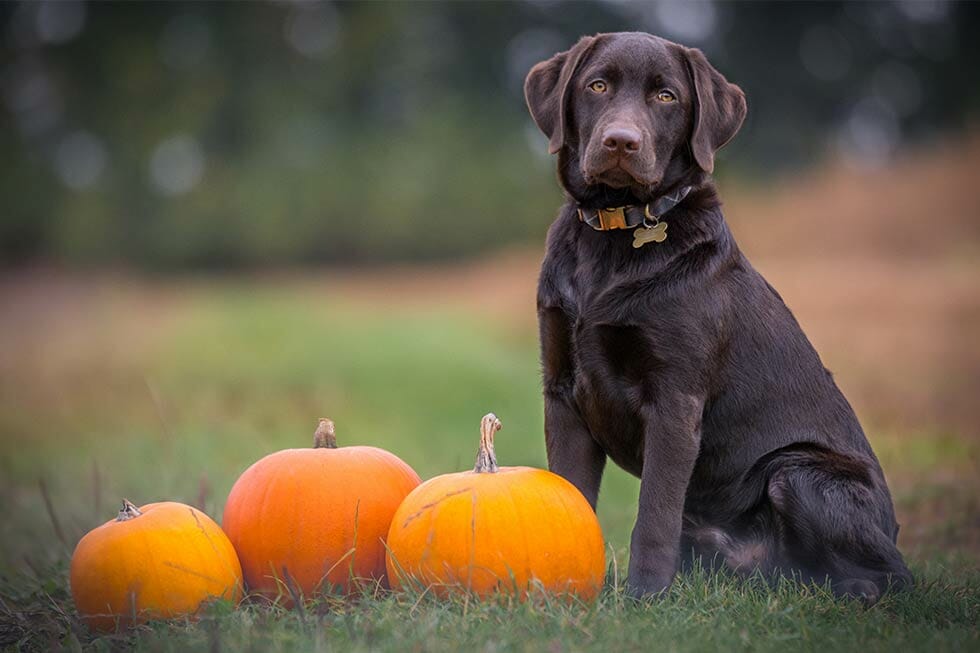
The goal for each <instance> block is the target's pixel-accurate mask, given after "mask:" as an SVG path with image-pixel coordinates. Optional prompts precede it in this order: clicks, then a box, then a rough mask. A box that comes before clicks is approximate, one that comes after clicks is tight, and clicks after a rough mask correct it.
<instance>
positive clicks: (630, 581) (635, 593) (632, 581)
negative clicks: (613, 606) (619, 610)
mask: <svg viewBox="0 0 980 653" xmlns="http://www.w3.org/2000/svg"><path fill="white" fill-rule="evenodd" d="M672 580H673V576H671V577H669V578H660V579H657V578H656V577H653V576H646V577H644V576H639V575H635V574H631V575H630V576H629V578H627V579H626V596H628V597H629V598H631V599H634V600H636V601H649V600H653V599H658V598H660V597H662V596H663V595H664V593H665V592H666V591H667V588H668V587H670V583H671V581H672Z"/></svg>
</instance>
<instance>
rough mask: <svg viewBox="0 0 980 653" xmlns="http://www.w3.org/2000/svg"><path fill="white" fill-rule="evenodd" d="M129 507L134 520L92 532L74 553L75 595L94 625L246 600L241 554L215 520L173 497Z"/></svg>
mask: <svg viewBox="0 0 980 653" xmlns="http://www.w3.org/2000/svg"><path fill="white" fill-rule="evenodd" d="M127 505H128V506H129V507H130V508H131V510H130V512H129V513H128V514H129V517H128V518H127V519H125V520H124V521H118V520H113V521H109V522H106V523H105V524H103V525H102V526H99V527H98V528H96V529H94V530H92V531H90V532H89V533H88V534H87V535H85V537H83V538H82V539H81V540H80V541H79V542H78V546H76V547H75V553H74V554H73V555H72V559H71V593H72V597H73V598H74V600H75V605H76V607H77V608H78V612H79V614H80V615H81V616H82V617H83V619H84V620H85V621H86V623H87V624H88V625H89V626H90V627H91V628H93V629H95V630H102V631H108V630H112V629H114V628H115V627H116V625H117V624H119V625H123V626H124V625H131V624H132V623H134V620H133V617H134V616H135V623H140V622H143V621H145V620H147V619H158V618H171V617H178V616H183V615H189V614H193V613H194V612H196V611H197V609H198V607H199V606H200V605H201V603H202V602H203V601H205V600H207V599H211V598H222V599H228V600H231V601H235V602H237V601H238V599H240V598H241V594H242V570H241V567H240V566H239V563H238V556H237V555H236V554H235V550H234V548H232V545H231V542H229V541H228V538H227V537H226V536H225V534H224V532H223V531H222V530H221V527H219V526H218V525H217V524H216V523H215V522H214V521H213V520H212V519H211V518H210V517H208V516H207V515H205V514H204V513H202V512H200V511H199V510H197V509H195V508H192V507H190V506H187V505H184V504H182V503H176V502H171V501H167V502H161V503H151V504H148V505H145V506H143V507H142V508H139V509H138V510H137V509H136V508H135V506H132V504H128V502H127ZM126 510H127V509H126V508H124V511H123V512H121V515H123V517H126V514H125V513H126ZM138 513H142V514H138Z"/></svg>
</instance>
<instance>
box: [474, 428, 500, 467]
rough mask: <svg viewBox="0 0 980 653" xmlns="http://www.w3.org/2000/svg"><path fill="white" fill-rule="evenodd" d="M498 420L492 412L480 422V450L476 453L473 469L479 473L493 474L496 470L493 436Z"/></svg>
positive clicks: (496, 429)
mask: <svg viewBox="0 0 980 653" xmlns="http://www.w3.org/2000/svg"><path fill="white" fill-rule="evenodd" d="M500 427H501V424H500V420H499V419H497V416H496V415H494V414H493V413H487V414H486V415H484V416H483V420H482V421H481V422H480V450H479V451H478V452H477V454H476V465H475V466H474V467H473V471H474V472H477V473H479V474H493V473H494V472H496V471H497V454H496V452H495V451H494V450H493V436H494V435H496V433H497V431H499V430H500Z"/></svg>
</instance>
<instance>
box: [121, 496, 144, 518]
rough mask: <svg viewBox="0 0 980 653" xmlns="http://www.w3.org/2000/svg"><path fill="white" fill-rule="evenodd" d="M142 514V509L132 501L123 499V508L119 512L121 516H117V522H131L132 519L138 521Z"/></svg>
mask: <svg viewBox="0 0 980 653" xmlns="http://www.w3.org/2000/svg"><path fill="white" fill-rule="evenodd" d="M142 514H143V513H142V512H140V509H139V508H137V507H136V505H135V504H134V503H133V502H132V501H130V500H129V499H123V507H122V510H120V511H119V514H118V515H116V521H129V520H130V519H136V518H137V517H139V516H140V515H142Z"/></svg>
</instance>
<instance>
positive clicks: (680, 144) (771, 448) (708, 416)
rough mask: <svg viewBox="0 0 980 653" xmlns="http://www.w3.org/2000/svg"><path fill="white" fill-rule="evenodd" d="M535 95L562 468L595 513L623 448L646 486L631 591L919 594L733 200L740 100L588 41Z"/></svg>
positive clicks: (617, 47)
mask: <svg viewBox="0 0 980 653" xmlns="http://www.w3.org/2000/svg"><path fill="white" fill-rule="evenodd" d="M524 90H525V95H526V98H527V104H528V107H529V108H530V111H531V116H532V117H533V118H534V121H535V123H537V125H538V127H539V128H540V129H541V130H542V131H543V132H544V133H545V135H546V136H547V137H548V139H549V141H550V150H551V152H552V153H557V154H558V176H559V179H560V182H561V185H562V186H563V187H564V189H565V192H566V195H567V201H566V203H565V205H564V206H563V207H562V209H561V212H560V213H559V215H558V218H557V220H555V222H554V224H553V225H552V226H551V229H550V230H549V232H548V242H547V253H546V255H545V260H544V263H543V266H542V269H541V278H540V282H539V287H538V317H539V323H540V336H541V351H542V353H541V357H542V365H543V370H544V399H545V439H546V442H547V450H548V464H549V466H550V467H551V469H552V470H553V471H555V472H557V473H558V474H561V475H562V476H564V477H565V478H567V479H568V480H569V481H571V482H572V483H574V484H575V485H576V486H577V487H578V488H579V489H580V490H581V491H582V493H583V494H584V495H585V497H586V498H587V499H588V500H589V502H590V503H591V504H592V506H593V508H594V507H595V505H596V500H597V498H598V494H599V483H600V481H601V479H602V471H603V467H604V466H605V464H606V457H607V456H608V457H609V458H612V460H613V461H614V462H615V463H617V464H618V465H620V466H621V467H623V468H624V469H626V470H627V471H629V472H630V473H632V474H635V475H636V476H638V477H640V479H641V485H640V505H639V513H638V516H637V519H636V525H635V527H634V529H633V534H632V538H631V543H630V562H629V576H628V581H627V586H628V590H629V592H630V593H631V594H632V595H634V596H645V595H652V594H657V593H659V592H661V591H663V590H664V589H665V588H666V587H667V586H668V585H670V583H671V581H672V579H673V577H674V575H675V573H676V571H677V569H678V567H679V566H682V565H684V566H686V565H688V564H690V563H692V562H693V561H694V560H695V559H701V561H702V562H703V563H704V564H707V565H709V566H710V565H715V564H724V565H727V566H728V567H729V568H731V569H733V570H736V571H738V572H751V571H753V570H757V569H759V570H762V571H763V572H765V573H767V574H769V575H770V576H774V575H775V574H779V573H783V574H789V575H792V576H794V577H796V578H800V579H802V580H803V581H805V582H818V583H823V582H826V581H828V580H829V582H830V584H831V587H832V588H833V591H834V592H835V593H836V594H837V595H841V596H854V597H858V598H860V599H862V600H864V601H867V602H873V601H875V600H877V599H878V597H879V596H880V595H881V593H882V592H883V591H885V590H886V589H887V588H888V587H889V586H893V587H895V586H902V585H907V584H909V583H910V582H911V580H912V577H911V574H910V573H909V571H908V569H907V568H906V566H905V563H904V562H903V560H902V556H901V554H900V553H899V552H898V549H897V548H896V546H895V541H896V537H897V534H898V524H897V523H896V522H895V515H894V509H893V507H892V500H891V496H890V494H889V492H888V486H887V485H886V483H885V479H884V476H883V475H882V471H881V467H880V466H879V464H878V460H877V459H876V458H875V455H874V453H873V452H872V450H871V447H870V445H869V444H868V441H867V439H866V438H865V436H864V432H863V431H862V430H861V425H860V424H859V423H858V420H857V417H856V416H855V415H854V411H853V410H852V409H851V406H850V405H849V404H848V402H847V400H846V399H845V398H844V396H843V395H842V394H841V392H840V390H839V389H838V388H837V385H836V384H835V383H834V380H833V377H832V376H831V374H830V372H829V371H827V369H826V368H825V367H824V366H823V363H822V362H821V361H820V357H819V356H818V355H817V352H816V351H815V350H814V349H813V346H812V345H811V344H810V342H809V340H807V337H806V336H805V335H804V334H803V331H802V330H801V329H800V325H799V324H798V323H797V322H796V320H795V319H794V317H793V314H792V313H791V312H790V311H789V309H788V308H787V307H786V305H785V304H784V303H783V300H782V299H781V298H780V296H779V294H778V293H777V292H776V291H775V290H773V288H772V286H770V285H769V284H768V283H767V282H766V281H765V279H763V278H762V276H761V275H760V274H759V273H758V272H756V271H755V270H754V269H753V268H752V266H751V265H750V264H749V262H748V261H747V260H746V258H745V256H744V255H743V254H742V252H741V251H739V248H738V245H736V243H735V240H734V238H733V237H732V234H731V232H730V231H729V229H728V227H727V225H726V224H725V219H724V217H723V216H722V213H721V210H720V208H719V201H718V199H717V196H716V194H715V188H714V186H713V184H712V182H711V176H710V175H711V172H712V169H713V167H714V155H715V152H716V151H717V150H718V149H719V148H721V147H722V146H723V145H725V143H727V142H728V141H729V140H731V138H732V137H733V136H735V133H736V132H737V131H738V129H739V127H740V126H741V124H742V121H743V119H744V118H745V114H746V104H745V96H744V94H743V93H742V90H741V89H739V87H737V86H735V85H734V84H731V83H729V82H728V81H727V80H726V79H725V78H724V77H723V76H722V75H721V74H720V73H719V72H718V71H717V70H715V69H714V68H713V67H712V66H711V64H709V63H708V61H707V60H706V59H705V57H704V55H703V54H702V53H701V51H699V50H696V49H690V48H686V47H684V46H681V45H678V44H676V43H672V42H670V41H666V40H664V39H661V38H658V37H655V36H651V35H649V34H642V33H616V34H599V35H597V36H591V37H585V38H583V39H581V40H580V41H579V42H578V43H576V44H575V46H574V47H572V48H571V49H570V50H568V51H567V52H561V53H559V54H556V55H555V56H554V57H552V58H551V59H549V60H547V61H543V62H541V63H539V64H537V65H536V66H535V67H534V68H533V69H532V70H531V72H530V73H529V74H528V76H527V81H526V82H525V87H524Z"/></svg>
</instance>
